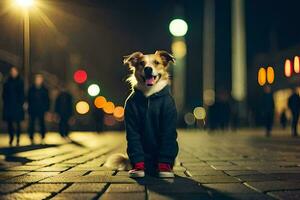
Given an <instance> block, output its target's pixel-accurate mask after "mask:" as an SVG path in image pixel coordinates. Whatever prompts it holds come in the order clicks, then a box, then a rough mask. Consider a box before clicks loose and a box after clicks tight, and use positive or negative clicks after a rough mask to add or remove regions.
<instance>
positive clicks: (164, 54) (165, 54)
mask: <svg viewBox="0 0 300 200" xmlns="http://www.w3.org/2000/svg"><path fill="white" fill-rule="evenodd" d="M155 54H157V55H159V56H160V57H161V59H162V61H163V65H164V66H168V65H169V63H170V62H172V63H175V58H174V56H173V55H172V54H170V53H168V52H166V51H156V52H155Z"/></svg>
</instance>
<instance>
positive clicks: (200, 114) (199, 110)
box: [193, 107, 206, 119]
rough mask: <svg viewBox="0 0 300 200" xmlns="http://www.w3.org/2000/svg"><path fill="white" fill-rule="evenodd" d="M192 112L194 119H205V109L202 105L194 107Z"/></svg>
mask: <svg viewBox="0 0 300 200" xmlns="http://www.w3.org/2000/svg"><path fill="white" fill-rule="evenodd" d="M193 113H194V117H195V118H196V119H205V117H206V111H205V109H204V108H203V107H196V108H195V109H194V112H193Z"/></svg>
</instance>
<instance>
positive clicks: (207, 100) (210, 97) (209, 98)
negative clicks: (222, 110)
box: [203, 89, 215, 106]
mask: <svg viewBox="0 0 300 200" xmlns="http://www.w3.org/2000/svg"><path fill="white" fill-rule="evenodd" d="M203 100H204V104H205V105H208V106H211V105H213V104H214V103H215V91H214V90H212V89H208V90H205V91H204V93H203Z"/></svg>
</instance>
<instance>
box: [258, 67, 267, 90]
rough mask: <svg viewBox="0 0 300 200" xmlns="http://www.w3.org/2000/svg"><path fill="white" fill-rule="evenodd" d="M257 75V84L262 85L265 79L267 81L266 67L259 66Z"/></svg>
mask: <svg viewBox="0 0 300 200" xmlns="http://www.w3.org/2000/svg"><path fill="white" fill-rule="evenodd" d="M257 76H258V77H257V79H258V80H257V81H258V84H259V85H260V86H263V85H264V84H265V83H266V81H267V72H266V69H265V68H263V67H261V68H259V70H258V75H257Z"/></svg>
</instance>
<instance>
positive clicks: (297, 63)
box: [294, 56, 300, 73]
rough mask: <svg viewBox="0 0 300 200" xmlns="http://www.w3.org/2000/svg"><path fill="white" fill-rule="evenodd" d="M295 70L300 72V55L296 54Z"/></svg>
mask: <svg viewBox="0 0 300 200" xmlns="http://www.w3.org/2000/svg"><path fill="white" fill-rule="evenodd" d="M294 71H295V72H296V73H299V72H300V62H299V56H295V58H294Z"/></svg>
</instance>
